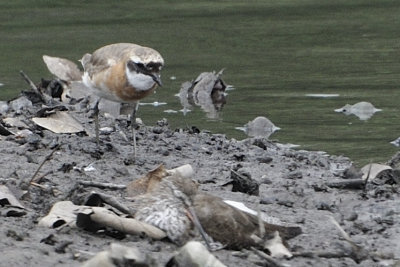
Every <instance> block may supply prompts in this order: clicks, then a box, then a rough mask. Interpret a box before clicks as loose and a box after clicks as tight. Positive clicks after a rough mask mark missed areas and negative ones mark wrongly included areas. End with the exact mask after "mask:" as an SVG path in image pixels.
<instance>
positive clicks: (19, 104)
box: [10, 96, 32, 113]
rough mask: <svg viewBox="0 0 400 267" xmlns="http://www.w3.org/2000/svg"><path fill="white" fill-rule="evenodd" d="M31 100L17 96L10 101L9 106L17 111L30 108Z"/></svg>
mask: <svg viewBox="0 0 400 267" xmlns="http://www.w3.org/2000/svg"><path fill="white" fill-rule="evenodd" d="M31 107H32V102H31V101H30V100H29V99H28V98H27V97H25V96H21V97H18V98H17V99H14V100H13V101H11V102H10V108H11V109H12V110H14V111H15V112H17V113H19V112H21V110H23V109H27V108H31Z"/></svg>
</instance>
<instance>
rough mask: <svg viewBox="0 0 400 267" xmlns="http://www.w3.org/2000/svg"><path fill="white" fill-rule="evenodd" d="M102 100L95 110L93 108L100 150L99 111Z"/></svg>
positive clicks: (98, 101) (97, 102)
mask: <svg viewBox="0 0 400 267" xmlns="http://www.w3.org/2000/svg"><path fill="white" fill-rule="evenodd" d="M100 100H101V98H99V99H98V100H97V101H96V104H95V105H94V108H93V111H94V114H93V115H94V128H95V131H96V143H97V148H99V147H100V138H99V131H100V130H99V128H100V127H99V112H100V110H99V103H100Z"/></svg>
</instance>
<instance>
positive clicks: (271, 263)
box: [251, 247, 285, 267]
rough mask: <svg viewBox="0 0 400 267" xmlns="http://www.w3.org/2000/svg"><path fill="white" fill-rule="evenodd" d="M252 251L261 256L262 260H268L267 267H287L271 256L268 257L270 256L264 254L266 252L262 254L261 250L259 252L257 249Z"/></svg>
mask: <svg viewBox="0 0 400 267" xmlns="http://www.w3.org/2000/svg"><path fill="white" fill-rule="evenodd" d="M251 250H252V251H253V252H254V253H256V254H257V255H258V256H260V257H261V258H263V259H264V260H266V261H267V263H268V264H267V266H268V267H285V265H283V264H281V263H279V262H278V261H277V260H275V259H274V258H272V257H271V256H270V255H268V254H266V253H264V252H262V251H260V250H258V249H255V248H253V247H252V248H251Z"/></svg>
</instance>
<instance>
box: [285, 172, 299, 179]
mask: <svg viewBox="0 0 400 267" xmlns="http://www.w3.org/2000/svg"><path fill="white" fill-rule="evenodd" d="M286 178H287V179H301V178H303V174H302V173H301V171H291V172H289V173H288V174H287V175H286Z"/></svg>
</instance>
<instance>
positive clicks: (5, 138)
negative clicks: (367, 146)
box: [0, 102, 400, 266]
mask: <svg viewBox="0 0 400 267" xmlns="http://www.w3.org/2000/svg"><path fill="white" fill-rule="evenodd" d="M27 103H28V102H24V104H19V105H17V103H14V104H13V105H10V104H11V103H8V107H9V108H8V110H6V111H4V110H5V109H4V110H3V111H2V125H3V128H4V129H5V130H6V131H10V132H11V134H10V135H1V136H0V138H1V142H0V154H1V155H0V166H1V170H2V171H1V174H0V179H1V180H0V181H1V184H3V185H6V186H7V187H8V188H10V190H11V191H12V192H13V194H14V195H15V196H16V198H17V199H19V201H20V203H21V204H22V205H23V206H24V207H25V210H23V212H22V213H20V214H19V213H17V214H13V213H7V211H8V210H9V207H8V206H7V205H4V206H2V207H1V210H0V211H1V214H2V217H1V218H2V223H1V225H0V228H1V229H0V232H1V235H2V238H1V242H0V250H1V251H2V253H1V255H0V259H1V262H3V263H4V262H7V265H9V266H23V265H28V266H40V265H41V266H54V265H58V266H77V265H80V264H81V263H82V262H84V261H85V260H87V259H89V258H91V257H92V256H93V255H94V254H95V253H97V252H99V251H102V250H106V249H107V248H108V247H109V245H110V243H120V244H123V245H126V246H130V247H136V248H138V249H139V250H140V251H142V252H143V253H146V254H148V255H150V256H152V257H154V258H155V259H157V264H158V265H159V266H164V265H165V264H166V262H167V261H168V260H169V258H170V257H171V256H172V254H173V252H174V251H176V250H177V249H178V248H179V247H178V246H177V245H175V244H174V243H171V242H169V241H167V240H162V241H154V240H150V239H149V238H146V237H142V236H134V235H123V234H121V233H118V232H116V231H98V232H96V233H92V232H88V231H85V230H82V229H79V228H71V227H69V226H64V227H61V228H60V229H48V228H45V227H40V226H38V221H39V220H40V218H42V217H43V216H45V215H46V214H47V213H48V212H49V210H50V208H51V207H52V206H53V205H54V204H55V203H56V202H58V201H63V200H71V201H73V202H74V203H76V204H79V203H77V202H79V201H80V200H81V199H80V198H79V197H78V196H80V195H81V194H83V193H85V192H90V191H91V190H95V191H99V192H104V193H108V194H110V195H114V196H116V197H118V198H120V199H123V198H124V197H125V196H126V192H125V190H110V189H100V188H96V187H93V188H91V187H87V186H82V185H80V184H79V181H93V182H100V183H113V184H121V185H126V184H128V183H129V182H130V181H132V180H135V179H138V178H139V177H141V176H143V175H145V174H146V173H147V172H149V171H150V170H153V169H154V168H155V167H157V166H159V165H160V164H164V165H165V166H166V168H168V169H172V168H175V167H179V166H181V165H184V164H190V165H191V166H192V167H193V168H194V171H195V175H194V179H195V180H196V181H198V182H199V189H200V190H202V191H205V192H208V193H210V194H213V195H216V196H219V197H222V198H224V199H229V200H235V201H240V202H243V203H244V204H245V205H246V206H248V207H250V208H252V209H254V210H257V208H258V207H259V208H260V209H261V211H263V212H265V213H267V214H268V215H269V216H272V217H276V218H278V219H279V220H281V221H282V222H285V223H288V224H293V225H298V226H300V227H301V228H302V231H303V234H301V235H299V236H297V237H295V238H293V239H291V240H289V241H288V243H289V245H290V248H291V251H292V253H293V254H294V255H295V256H294V257H293V258H291V259H277V261H278V262H279V263H281V264H286V265H287V266H354V265H357V263H356V261H358V262H361V263H360V266H390V265H394V264H395V262H396V259H398V258H399V257H400V252H399V251H400V243H399V241H398V240H400V232H399V231H400V223H399V218H400V208H399V206H398V203H399V193H398V189H399V187H398V183H397V182H398V179H397V178H398V177H397V176H396V175H397V174H396V172H395V171H391V172H390V173H387V174H386V175H383V176H382V177H378V178H376V179H374V180H372V181H368V182H367V184H366V186H365V187H362V188H361V189H340V188H333V187H329V186H328V184H329V182H332V181H344V180H345V179H344V178H358V177H359V176H358V174H357V172H354V177H350V176H351V175H350V174H349V173H350V172H349V170H348V169H349V168H350V166H351V160H350V159H348V158H344V157H336V156H330V155H327V154H326V153H323V152H310V151H303V150H292V149H289V148H285V147H284V146H282V145H280V144H279V143H276V142H271V141H268V140H263V139H246V140H243V141H237V140H233V139H227V138H226V137H225V136H224V135H221V134H210V133H208V132H207V131H201V130H198V129H197V128H195V127H192V128H191V129H170V128H169V127H168V122H167V121H165V120H160V121H159V122H158V123H157V124H156V125H141V127H140V129H139V130H138V131H137V157H136V159H133V146H132V144H131V142H130V141H129V140H130V139H129V138H130V129H129V127H128V125H127V121H126V118H125V117H124V116H121V117H119V118H117V119H116V120H114V119H112V118H107V117H105V116H101V118H100V125H101V127H102V131H101V135H100V149H98V148H97V146H96V140H95V137H94V123H93V119H92V118H91V117H90V116H89V115H90V110H88V107H89V105H88V104H87V103H85V102H78V103H72V104H69V105H62V106H64V107H65V109H66V110H65V112H68V114H70V115H72V116H73V117H74V118H75V119H76V120H77V121H78V122H79V123H81V126H82V127H83V129H84V131H82V132H79V133H73V134H66V133H60V134H56V133H54V132H52V131H49V130H47V129H44V128H43V127H40V126H38V125H37V124H36V123H34V122H33V120H32V118H34V117H38V116H39V115H40V114H41V115H42V116H44V117H46V116H48V114H47V113H52V112H53V111H54V110H43V106H42V104H40V103H39V102H38V103H31V104H30V105H29V104H27ZM39 111H40V114H38V113H39ZM54 112H55V111H54ZM139 116H140V111H139ZM7 118H14V119H15V120H12V121H13V122H11V120H7ZM17 122H18V123H21V124H17ZM11 125H14V126H11ZM115 125H117V126H118V127H116V126H115ZM50 155H51V156H50ZM391 164H392V167H395V168H396V167H397V168H398V166H396V164H398V160H397V159H393V160H392V162H391ZM38 170H39V171H38ZM232 170H233V172H232ZM37 171H38V172H37ZM36 172H37V173H36ZM35 173H36V174H35ZM234 173H239V174H240V175H241V176H245V177H248V178H249V179H250V180H251V181H252V182H253V183H254V184H255V187H256V190H248V191H247V192H245V193H244V192H233V191H232V188H233V186H232V183H231V182H232V179H233V175H234ZM31 181H34V184H30V182H31ZM2 205H3V204H2ZM7 215H8V216H7ZM11 215H12V216H11ZM329 216H332V217H333V218H335V220H336V221H337V222H339V224H340V225H341V227H342V228H343V229H344V231H345V232H346V233H347V234H348V235H349V236H350V238H351V240H352V241H354V242H355V243H356V245H357V246H359V247H360V248H362V249H363V250H364V252H365V253H364V252H363V253H359V254H358V255H356V256H355V255H354V254H351V253H354V249H353V250H352V245H351V244H350V242H348V241H346V240H345V239H344V238H343V237H342V235H341V234H340V232H339V230H338V228H337V227H335V225H334V224H333V223H332V222H331V221H330V219H329ZM304 252H307V253H308V252H310V253H311V252H314V253H317V254H318V253H320V252H330V253H331V254H330V255H327V254H325V255H324V254H318V255H317V254H315V255H314V257H310V254H308V255H305V254H304ZM302 253H303V254H302ZM213 254H214V255H215V256H216V257H217V258H218V259H219V260H220V261H221V262H222V263H224V264H225V265H227V266H234V265H237V266H260V265H261V266H263V265H265V260H264V259H262V258H261V257H259V256H257V255H256V254H254V253H253V252H252V251H251V250H242V251H239V252H237V251H233V250H228V249H222V250H219V251H215V252H213ZM299 254H302V255H299Z"/></svg>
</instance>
